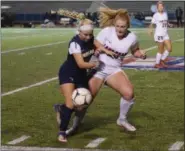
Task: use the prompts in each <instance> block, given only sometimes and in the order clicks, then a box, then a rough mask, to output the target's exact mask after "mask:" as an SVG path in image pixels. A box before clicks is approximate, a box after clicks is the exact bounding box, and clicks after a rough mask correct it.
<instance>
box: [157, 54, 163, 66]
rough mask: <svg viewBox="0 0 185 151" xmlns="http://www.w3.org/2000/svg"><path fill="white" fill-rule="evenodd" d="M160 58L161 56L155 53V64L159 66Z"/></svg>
mask: <svg viewBox="0 0 185 151" xmlns="http://www.w3.org/2000/svg"><path fill="white" fill-rule="evenodd" d="M161 56H162V54H160V53H157V55H156V64H159V63H160V60H161Z"/></svg>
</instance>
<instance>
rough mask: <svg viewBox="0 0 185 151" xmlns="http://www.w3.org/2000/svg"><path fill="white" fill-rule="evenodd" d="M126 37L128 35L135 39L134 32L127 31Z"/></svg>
mask: <svg viewBox="0 0 185 151" xmlns="http://www.w3.org/2000/svg"><path fill="white" fill-rule="evenodd" d="M128 37H130V38H131V39H133V40H136V39H137V36H136V34H135V33H134V32H132V31H128Z"/></svg>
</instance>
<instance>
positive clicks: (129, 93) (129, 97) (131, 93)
mask: <svg viewBox="0 0 185 151" xmlns="http://www.w3.org/2000/svg"><path fill="white" fill-rule="evenodd" d="M123 98H124V99H125V100H127V101H131V100H132V99H133V98H134V87H133V86H132V85H131V86H130V87H129V88H128V89H127V90H126V91H125V92H124V93H123Z"/></svg>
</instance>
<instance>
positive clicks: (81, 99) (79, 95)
mask: <svg viewBox="0 0 185 151" xmlns="http://www.w3.org/2000/svg"><path fill="white" fill-rule="evenodd" d="M72 101H73V104H74V106H75V107H82V106H83V107H85V106H88V105H89V104H90V103H91V101H92V95H91V93H90V91H89V90H88V89H86V88H77V89H75V90H74V91H73V94H72Z"/></svg>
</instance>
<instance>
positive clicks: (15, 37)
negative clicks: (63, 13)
mask: <svg viewBox="0 0 185 151" xmlns="http://www.w3.org/2000/svg"><path fill="white" fill-rule="evenodd" d="M39 36H42V37H48V36H51V37H52V36H61V37H63V36H64V35H62V34H61V35H59V34H50V35H42V33H40V34H35V35H29V36H14V37H3V36H2V40H7V39H17V38H30V37H39Z"/></svg>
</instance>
